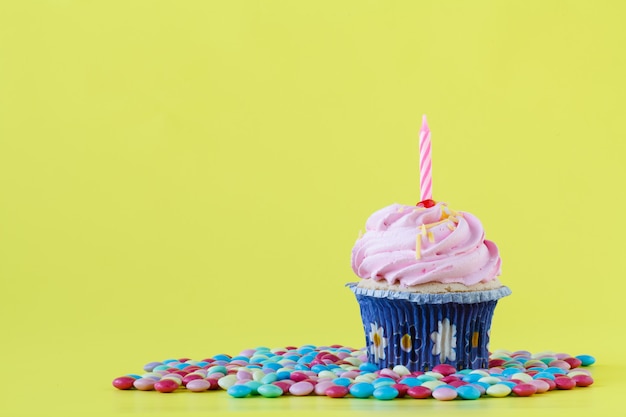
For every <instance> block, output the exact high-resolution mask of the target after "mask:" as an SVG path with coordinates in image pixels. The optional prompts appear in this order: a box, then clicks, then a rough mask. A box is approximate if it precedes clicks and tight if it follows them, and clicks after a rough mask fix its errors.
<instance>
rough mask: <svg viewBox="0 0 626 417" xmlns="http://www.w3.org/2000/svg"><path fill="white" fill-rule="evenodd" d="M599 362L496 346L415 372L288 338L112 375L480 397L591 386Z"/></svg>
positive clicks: (263, 392) (158, 385) (164, 381)
mask: <svg viewBox="0 0 626 417" xmlns="http://www.w3.org/2000/svg"><path fill="white" fill-rule="evenodd" d="M593 363H595V358H593V357H592V356H590V355H579V356H576V357H573V356H571V355H568V354H566V353H552V352H541V353H538V354H534V355H533V354H531V353H530V352H527V351H523V350H520V351H515V352H508V351H495V352H493V353H492V355H491V357H490V359H489V367H488V368H487V369H474V370H471V369H462V370H460V369H455V368H454V367H453V366H451V365H448V364H440V365H436V366H434V367H433V368H432V369H431V370H430V371H426V372H411V371H409V370H408V368H407V367H405V366H402V365H396V366H394V367H393V369H378V367H377V366H376V365H375V364H372V363H368V362H367V352H366V351H365V350H364V349H361V350H356V349H352V348H349V347H343V346H341V345H332V346H320V347H316V346H313V345H305V346H301V347H294V346H288V347H284V348H277V349H270V348H267V347H263V346H261V347H258V348H256V349H247V350H244V351H242V352H241V353H240V354H239V355H235V356H230V355H226V354H220V355H215V356H213V357H212V358H205V359H203V360H201V361H195V360H191V359H188V358H181V359H166V360H164V361H161V362H150V363H148V364H146V365H145V366H144V367H143V370H144V371H145V372H146V373H145V374H143V375H135V374H128V375H124V376H121V377H118V378H115V379H114V380H113V382H112V383H113V386H114V387H115V388H117V389H120V390H128V389H137V390H140V391H150V390H156V391H158V392H162V393H171V392H175V391H176V390H179V389H181V390H183V389H186V390H188V391H192V392H204V391H209V390H216V389H222V390H224V391H226V392H227V393H228V395H230V396H231V397H233V398H246V397H250V396H259V395H260V396H262V397H265V398H276V397H280V396H283V395H290V396H295V397H300V396H307V395H312V394H315V395H320V396H327V397H330V398H343V397H346V396H350V397H352V398H362V399H363V398H371V397H373V398H375V399H377V400H381V401H389V400H393V399H396V398H405V399H407V400H412V399H426V398H434V399H437V400H439V401H452V400H457V401H458V400H476V399H479V398H480V397H481V396H485V395H486V396H490V397H496V398H498V397H506V396H509V395H514V396H517V397H529V396H532V395H534V394H542V393H545V392H548V391H551V390H554V389H559V390H571V389H574V388H575V387H588V386H590V385H592V384H593V382H594V380H593V378H592V377H591V373H590V372H589V371H588V370H587V369H584V368H582V367H585V366H588V365H591V364H593Z"/></svg>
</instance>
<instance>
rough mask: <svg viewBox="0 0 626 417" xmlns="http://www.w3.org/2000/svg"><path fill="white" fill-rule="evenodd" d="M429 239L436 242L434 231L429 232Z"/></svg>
mask: <svg viewBox="0 0 626 417" xmlns="http://www.w3.org/2000/svg"><path fill="white" fill-rule="evenodd" d="M428 241H429V242H430V243H435V236H434V235H433V232H428Z"/></svg>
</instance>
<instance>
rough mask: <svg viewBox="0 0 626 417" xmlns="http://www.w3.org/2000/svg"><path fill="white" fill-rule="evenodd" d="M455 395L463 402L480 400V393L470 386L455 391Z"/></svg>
mask: <svg viewBox="0 0 626 417" xmlns="http://www.w3.org/2000/svg"><path fill="white" fill-rule="evenodd" d="M456 392H457V394H458V395H459V397H461V398H462V399H464V400H477V399H478V398H480V391H479V390H478V388H476V387H475V386H472V385H463V386H461V387H458V388H457V389H456Z"/></svg>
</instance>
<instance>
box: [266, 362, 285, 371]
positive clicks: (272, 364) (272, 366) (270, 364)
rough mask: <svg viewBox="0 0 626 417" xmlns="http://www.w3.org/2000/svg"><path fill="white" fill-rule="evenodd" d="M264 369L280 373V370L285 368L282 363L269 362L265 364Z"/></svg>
mask: <svg viewBox="0 0 626 417" xmlns="http://www.w3.org/2000/svg"><path fill="white" fill-rule="evenodd" d="M263 368H269V369H271V370H273V371H278V370H279V369H281V368H283V366H282V365H281V364H280V363H276V362H267V363H264V364H263Z"/></svg>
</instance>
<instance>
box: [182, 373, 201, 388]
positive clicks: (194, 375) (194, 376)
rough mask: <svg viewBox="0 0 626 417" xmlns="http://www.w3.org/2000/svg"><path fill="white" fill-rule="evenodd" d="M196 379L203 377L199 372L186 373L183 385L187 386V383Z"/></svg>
mask: <svg viewBox="0 0 626 417" xmlns="http://www.w3.org/2000/svg"><path fill="white" fill-rule="evenodd" d="M194 379H202V376H201V375H198V374H189V375H185V377H184V378H183V386H185V387H186V386H187V383H188V382H189V381H193V380H194Z"/></svg>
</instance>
